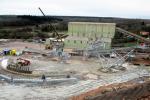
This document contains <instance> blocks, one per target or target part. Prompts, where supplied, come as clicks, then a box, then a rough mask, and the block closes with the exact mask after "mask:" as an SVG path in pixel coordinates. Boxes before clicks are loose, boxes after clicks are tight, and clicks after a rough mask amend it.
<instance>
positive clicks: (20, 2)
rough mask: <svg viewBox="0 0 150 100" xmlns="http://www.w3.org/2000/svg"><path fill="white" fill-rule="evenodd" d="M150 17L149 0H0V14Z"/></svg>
mask: <svg viewBox="0 0 150 100" xmlns="http://www.w3.org/2000/svg"><path fill="white" fill-rule="evenodd" d="M38 7H41V8H42V10H43V12H44V13H45V14H46V15H65V16H98V17H123V18H147V19H149V18H150V0H0V15H41V13H40V11H39V10H38Z"/></svg>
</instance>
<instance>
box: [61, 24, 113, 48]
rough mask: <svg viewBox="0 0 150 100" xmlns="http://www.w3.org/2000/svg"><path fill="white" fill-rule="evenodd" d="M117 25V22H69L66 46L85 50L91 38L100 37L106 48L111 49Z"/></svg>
mask: <svg viewBox="0 0 150 100" xmlns="http://www.w3.org/2000/svg"><path fill="white" fill-rule="evenodd" d="M115 27H116V24H115V23H92V22H69V24H68V35H69V36H68V37H67V38H66V39H65V41H64V43H65V48H69V49H74V50H84V49H86V48H87V46H88V44H89V42H90V41H91V40H92V41H94V40H96V39H100V40H101V41H103V42H105V47H104V49H111V42H112V38H113V37H114V35H115Z"/></svg>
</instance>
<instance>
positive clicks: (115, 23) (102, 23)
mask: <svg viewBox="0 0 150 100" xmlns="http://www.w3.org/2000/svg"><path fill="white" fill-rule="evenodd" d="M69 24H93V25H95V24H99V25H116V23H96V22H69Z"/></svg>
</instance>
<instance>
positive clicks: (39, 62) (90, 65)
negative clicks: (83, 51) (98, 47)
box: [0, 41, 150, 100]
mask: <svg viewBox="0 0 150 100" xmlns="http://www.w3.org/2000/svg"><path fill="white" fill-rule="evenodd" d="M26 46H27V47H29V48H34V49H38V50H43V51H45V52H49V51H48V50H44V45H43V44H38V43H28V42H17V41H16V42H6V43H2V44H0V50H3V49H5V48H9V49H17V50H19V51H20V50H23V49H24V48H25V47H26ZM7 57H8V58H9V57H10V58H16V56H13V57H12V56H7ZM18 57H23V58H26V59H29V60H30V61H31V66H30V67H31V68H32V70H33V74H39V75H42V74H45V75H47V76H51V75H54V74H56V75H57V74H70V75H71V76H72V77H76V78H78V79H79V81H78V82H77V83H76V84H61V85H59V86H58V85H54V86H38V85H27V84H20V85H15V84H8V83H5V82H3V81H0V82H1V83H0V100H14V99H16V98H17V100H63V99H66V98H69V97H71V96H74V95H79V94H81V93H84V92H87V91H89V90H92V89H95V88H97V87H99V86H107V85H110V84H113V83H122V82H127V81H130V80H133V79H135V78H139V77H143V76H150V71H149V68H148V66H147V67H144V66H143V67H141V66H135V65H130V64H128V66H127V70H126V71H120V72H117V73H102V72H100V71H98V69H99V68H100V67H101V65H100V64H99V63H98V60H97V59H93V58H92V59H89V60H88V61H83V60H82V57H71V59H70V60H69V61H68V63H67V64H62V63H60V62H58V61H51V59H50V58H48V57H42V56H41V55H35V54H34V55H30V54H25V55H21V56H18ZM1 58H2V57H1ZM0 72H1V70H0ZM3 73H4V72H3ZM6 75H7V74H6ZM27 77H29V76H27ZM58 78H59V77H58Z"/></svg>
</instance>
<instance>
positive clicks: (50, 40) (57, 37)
mask: <svg viewBox="0 0 150 100" xmlns="http://www.w3.org/2000/svg"><path fill="white" fill-rule="evenodd" d="M39 10H40V12H41V13H42V14H43V16H44V17H46V15H45V14H44V12H43V11H42V9H41V8H39ZM49 25H50V27H51V29H52V33H53V36H54V37H52V38H48V39H47V40H46V45H45V49H53V47H55V45H56V44H58V43H59V46H60V48H61V47H63V45H64V43H63V42H64V41H63V40H64V38H66V37H67V36H68V35H66V34H58V32H57V31H56V28H55V27H54V26H53V25H52V24H51V23H49ZM56 42H57V43H56ZM62 49H63V48H62Z"/></svg>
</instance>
